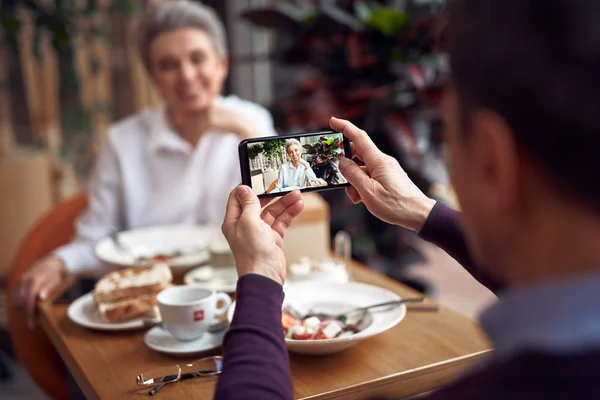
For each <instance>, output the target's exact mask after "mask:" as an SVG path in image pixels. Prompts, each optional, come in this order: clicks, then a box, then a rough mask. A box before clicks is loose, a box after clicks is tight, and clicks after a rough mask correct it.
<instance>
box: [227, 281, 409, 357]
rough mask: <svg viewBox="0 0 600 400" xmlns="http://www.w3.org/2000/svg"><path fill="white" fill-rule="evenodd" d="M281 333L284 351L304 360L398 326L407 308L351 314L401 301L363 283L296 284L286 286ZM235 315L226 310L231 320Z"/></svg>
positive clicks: (390, 308)
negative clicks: (363, 308)
mask: <svg viewBox="0 0 600 400" xmlns="http://www.w3.org/2000/svg"><path fill="white" fill-rule="evenodd" d="M284 292H285V300H284V303H283V309H282V321H281V329H282V331H283V333H284V334H285V343H286V347H287V349H288V351H290V352H292V353H297V354H306V355H326V354H334V353H338V352H340V351H343V350H345V349H347V348H349V347H352V346H354V345H356V344H358V343H360V342H361V341H362V340H365V339H367V338H370V337H372V336H375V335H378V334H380V333H382V332H385V331H387V330H388V329H391V328H393V327H394V326H396V325H397V324H398V323H400V321H402V319H404V317H405V315H406V306H405V305H403V304H401V305H396V306H391V307H387V308H380V309H375V310H373V311H361V312H356V311H355V310H356V309H357V308H360V307H367V306H371V305H374V304H379V303H384V302H388V301H395V300H401V298H400V296H398V295H397V294H395V293H393V292H390V291H389V290H386V289H383V288H380V287H377V286H373V285H368V284H365V283H358V282H348V283H335V282H315V281H311V282H294V283H289V284H288V283H286V284H285V285H284ZM234 313H235V302H234V303H233V304H232V305H231V306H230V308H229V310H228V313H227V316H228V319H229V321H230V322H231V320H232V319H233V315H234Z"/></svg>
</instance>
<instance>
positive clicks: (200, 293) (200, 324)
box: [156, 285, 231, 341]
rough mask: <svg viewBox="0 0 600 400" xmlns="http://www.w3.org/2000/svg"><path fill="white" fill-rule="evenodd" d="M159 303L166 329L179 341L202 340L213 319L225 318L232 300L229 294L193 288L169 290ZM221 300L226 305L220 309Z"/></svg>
mask: <svg viewBox="0 0 600 400" xmlns="http://www.w3.org/2000/svg"><path fill="white" fill-rule="evenodd" d="M156 299H157V301H158V308H159V310H160V314H161V317H162V322H163V326H164V327H165V329H166V330H167V331H169V333H170V334H171V335H173V337H174V338H175V339H177V340H180V341H190V340H195V339H199V338H201V337H202V335H204V333H205V332H206V331H208V328H209V326H210V325H211V323H212V321H213V319H214V318H215V317H216V316H220V315H223V314H225V313H226V312H227V309H228V308H229V306H230V305H231V297H229V295H227V294H226V293H222V292H213V291H212V290H208V289H203V288H201V287H198V286H193V285H181V286H173V287H170V288H167V289H165V290H163V291H162V292H160V293H159V294H158V296H157V297H156ZM219 300H221V301H223V303H224V304H223V305H222V306H221V307H219V308H217V303H218V302H219Z"/></svg>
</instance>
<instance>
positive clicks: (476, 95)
mask: <svg viewBox="0 0 600 400" xmlns="http://www.w3.org/2000/svg"><path fill="white" fill-rule="evenodd" d="M446 6H447V7H446V10H445V12H446V14H445V18H447V19H448V26H447V28H448V30H447V31H446V32H445V35H444V45H445V50H446V51H447V52H448V53H449V55H450V65H451V70H452V81H453V84H454V86H455V87H456V89H457V93H458V96H459V99H460V103H461V104H460V107H461V109H462V110H463V112H465V113H466V115H467V117H468V114H469V113H470V112H472V111H473V110H474V109H476V108H487V109H490V110H493V111H495V112H497V113H498V114H500V115H501V116H502V117H503V118H505V119H506V121H507V123H508V124H509V125H510V126H511V129H512V130H513V131H514V134H515V137H516V140H517V142H518V143H519V145H520V147H522V149H523V151H524V152H525V153H526V154H528V155H529V156H530V157H531V159H532V160H534V162H536V163H537V164H538V165H540V166H541V167H542V168H543V169H544V170H546V171H547V172H548V174H549V175H550V176H551V177H552V178H553V179H554V181H555V182H556V183H557V184H558V185H559V186H561V187H563V188H564V189H566V190H567V191H568V192H570V193H571V194H573V195H575V196H577V197H579V198H581V199H583V200H586V201H588V202H591V203H593V204H595V205H600V183H598V182H597V181H596V180H595V179H594V178H595V177H596V176H597V173H598V172H600V153H599V152H600V1H596V0H449V1H448V4H447V5H446ZM465 128H466V127H465ZM467 130H468V129H467Z"/></svg>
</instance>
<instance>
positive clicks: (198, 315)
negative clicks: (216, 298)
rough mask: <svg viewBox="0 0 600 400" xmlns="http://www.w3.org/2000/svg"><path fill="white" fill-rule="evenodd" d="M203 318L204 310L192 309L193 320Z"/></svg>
mask: <svg viewBox="0 0 600 400" xmlns="http://www.w3.org/2000/svg"><path fill="white" fill-rule="evenodd" d="M203 320H204V310H198V311H194V322H197V321H203Z"/></svg>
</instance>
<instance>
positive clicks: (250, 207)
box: [234, 185, 262, 216]
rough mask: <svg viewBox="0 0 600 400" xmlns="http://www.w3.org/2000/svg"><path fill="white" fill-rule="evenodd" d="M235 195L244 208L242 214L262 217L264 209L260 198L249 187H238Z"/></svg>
mask: <svg viewBox="0 0 600 400" xmlns="http://www.w3.org/2000/svg"><path fill="white" fill-rule="evenodd" d="M234 191H235V195H236V197H237V199H238V202H239V204H240V206H241V207H242V214H246V213H250V214H255V215H256V216H259V215H260V210H261V209H262V207H261V205H260V200H258V196H257V195H256V194H255V193H254V192H253V191H252V189H250V188H249V187H248V186H243V185H241V186H238V187H237V188H235V189H234Z"/></svg>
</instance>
